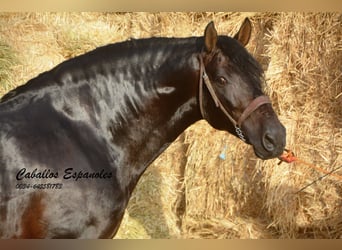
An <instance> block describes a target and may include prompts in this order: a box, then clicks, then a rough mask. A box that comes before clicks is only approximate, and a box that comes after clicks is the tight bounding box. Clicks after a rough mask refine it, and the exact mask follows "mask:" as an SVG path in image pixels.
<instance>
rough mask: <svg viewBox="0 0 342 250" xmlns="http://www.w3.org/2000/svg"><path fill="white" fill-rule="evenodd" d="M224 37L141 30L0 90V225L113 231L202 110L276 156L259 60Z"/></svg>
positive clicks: (20, 233) (29, 234) (244, 34)
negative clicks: (155, 164)
mask: <svg viewBox="0 0 342 250" xmlns="http://www.w3.org/2000/svg"><path fill="white" fill-rule="evenodd" d="M250 33H251V23H250V21H249V20H248V19H246V20H245V21H244V23H243V25H242V26H241V28H240V30H239V32H238V33H237V34H236V35H235V37H234V38H231V37H228V36H218V35H217V32H216V30H215V28H214V24H213V23H212V22H211V23H209V24H208V26H207V27H206V29H205V32H204V37H189V38H150V39H139V40H130V41H126V42H122V43H116V44H112V45H108V46H104V47H100V48H97V49H95V50H94V51H91V52H89V53H86V54H84V55H81V56H78V57H76V58H73V59H71V60H68V61H65V62H63V63H61V64H60V65H58V66H56V67H55V68H54V69H52V70H51V71H48V72H45V73H42V74H41V75H39V76H38V77H36V78H34V79H32V80H30V81H29V82H27V83H26V84H25V85H23V86H20V87H18V88H16V89H15V90H13V91H11V92H9V93H8V94H6V95H5V96H3V98H2V99H1V102H0V171H1V172H0V173H1V175H0V191H1V193H0V237H2V238H112V237H113V236H114V235H115V233H116V231H117V229H118V227H119V225H120V222H121V219H122V217H123V214H124V211H125V208H126V206H127V202H128V200H129V198H130V196H131V193H132V191H133V189H134V187H135V186H136V183H137V182H138V180H139V178H140V176H141V175H142V173H143V172H144V171H145V169H146V168H147V167H148V166H149V164H150V163H151V162H152V161H153V160H154V159H155V158H156V157H158V155H160V154H161V153H162V152H163V151H164V150H165V149H166V148H167V146H168V145H169V144H170V143H171V142H173V141H174V140H175V139H176V137H177V136H178V135H179V134H180V133H182V132H183V131H184V130H185V129H186V128H187V127H188V126H190V125H191V124H193V123H195V122H196V121H198V120H200V119H203V118H204V119H206V120H207V121H208V122H209V124H211V126H213V127H214V128H216V129H220V130H226V131H228V132H229V133H231V134H234V135H236V136H238V137H239V138H241V139H242V140H243V141H245V142H246V143H248V144H251V145H252V146H253V148H254V151H255V153H256V155H257V156H258V157H260V158H261V159H269V158H274V157H277V156H279V155H280V154H281V153H282V152H283V149H284V146H285V129H284V127H283V126H282V124H281V123H280V122H279V120H278V118H277V116H276V114H275V112H274V111H273V109H272V106H271V104H270V101H269V99H268V98H267V97H266V96H265V95H264V94H263V92H262V88H261V84H262V81H263V72H262V69H261V67H260V65H259V64H258V63H257V62H256V60H255V59H254V58H253V57H252V56H251V55H250V54H249V53H248V52H247V51H246V50H245V48H244V46H245V45H246V44H247V43H248V40H249V38H250Z"/></svg>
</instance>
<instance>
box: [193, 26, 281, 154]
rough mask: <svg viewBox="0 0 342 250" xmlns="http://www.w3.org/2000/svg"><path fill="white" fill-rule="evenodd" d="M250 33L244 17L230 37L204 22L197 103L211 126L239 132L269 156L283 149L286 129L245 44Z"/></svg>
mask: <svg viewBox="0 0 342 250" xmlns="http://www.w3.org/2000/svg"><path fill="white" fill-rule="evenodd" d="M250 34H251V23H250V21H249V20H248V19H246V20H245V21H244V23H243V25H242V26H241V28H240V30H239V32H238V33H237V34H236V35H235V36H234V38H231V37H227V36H217V32H216V30H215V27H214V24H213V22H211V23H209V24H208V25H207V27H206V29H205V32H204V49H203V51H202V53H201V55H200V58H199V60H200V64H201V65H200V67H201V70H200V71H201V74H202V76H203V77H202V76H201V77H200V90H199V91H200V94H199V102H200V109H201V113H202V116H203V117H204V118H205V119H206V120H207V121H208V122H209V123H210V124H211V125H212V126H213V127H214V128H217V129H220V130H226V131H229V132H230V133H232V134H234V135H236V136H238V137H240V138H241V139H242V140H244V141H246V142H247V143H249V144H252V145H253V147H254V152H255V154H256V155H257V156H258V157H260V158H262V159H269V158H274V157H277V156H279V155H280V154H281V153H282V152H283V150H284V147H285V137H286V132H285V128H284V126H283V125H282V124H281V123H280V121H279V120H278V117H277V115H276V114H275V112H274V110H273V108H272V106H271V103H270V101H269V99H268V97H266V96H265V95H264V93H263V91H262V87H261V84H262V82H263V71H262V69H261V66H260V65H259V63H258V62H257V61H256V60H255V59H254V58H253V57H252V56H251V55H250V54H249V53H248V52H247V50H246V49H245V48H244V46H245V45H246V44H247V43H248V41H249V38H250ZM203 82H204V84H205V85H204V84H203Z"/></svg>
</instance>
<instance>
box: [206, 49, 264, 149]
mask: <svg viewBox="0 0 342 250" xmlns="http://www.w3.org/2000/svg"><path fill="white" fill-rule="evenodd" d="M199 59H200V80H199V104H200V111H201V115H202V117H203V119H205V113H204V109H203V81H204V83H205V85H206V86H207V88H208V90H209V93H210V95H211V97H212V98H213V100H214V102H215V105H216V107H217V108H220V109H221V111H222V112H223V113H224V114H225V116H226V117H227V118H228V119H229V120H230V121H231V122H232V123H233V125H234V127H235V132H236V134H237V136H238V137H239V138H240V139H241V140H242V141H244V142H245V141H246V139H245V137H244V135H243V132H242V130H241V125H242V123H243V122H244V121H245V120H246V119H247V118H248V117H249V116H250V115H251V114H252V113H253V112H254V111H255V110H256V109H258V108H259V107H260V106H261V105H264V104H267V103H271V101H270V99H269V98H268V97H267V96H265V95H261V96H258V97H256V98H255V99H254V100H253V101H251V102H250V103H249V104H248V106H247V108H246V109H245V110H244V111H243V112H242V114H241V116H240V118H239V119H238V121H236V120H235V119H234V118H233V117H232V116H231V115H230V114H229V112H228V111H227V110H226V109H225V107H224V106H223V104H222V102H221V101H220V99H219V98H218V96H217V95H216V92H215V90H214V88H213V85H212V83H211V82H210V79H209V77H208V75H207V73H206V71H205V67H204V63H203V58H202V56H201V55H200V56H199Z"/></svg>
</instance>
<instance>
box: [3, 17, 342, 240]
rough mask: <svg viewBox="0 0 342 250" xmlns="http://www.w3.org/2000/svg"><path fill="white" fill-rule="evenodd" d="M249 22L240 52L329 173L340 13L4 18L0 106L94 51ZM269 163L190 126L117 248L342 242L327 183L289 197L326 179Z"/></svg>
mask: <svg viewBox="0 0 342 250" xmlns="http://www.w3.org/2000/svg"><path fill="white" fill-rule="evenodd" d="M247 16H248V17H250V18H251V20H252V22H253V26H254V29H253V37H252V40H251V42H250V44H249V45H248V50H249V51H251V52H252V53H253V55H254V56H255V57H256V58H257V59H258V60H259V61H260V62H261V64H262V66H263V68H264V70H265V78H266V84H265V86H264V87H265V90H266V92H267V93H268V94H269V95H270V97H271V99H272V101H273V104H274V108H275V110H276V112H277V113H278V114H279V118H280V120H281V121H282V122H283V124H284V125H285V126H286V129H287V144H288V147H289V148H290V149H292V150H293V151H294V152H295V153H296V154H297V156H299V157H300V158H301V159H303V160H305V161H307V162H310V163H313V164H316V165H317V166H320V167H322V168H324V169H326V170H328V171H329V170H332V169H334V168H337V167H339V166H341V165H342V156H341V155H342V109H341V107H342V105H341V104H342V76H341V68H342V67H341V61H342V54H341V50H342V44H341V40H342V39H341V38H342V30H341V21H342V18H341V14H340V13H314V14H312V13H20V14H16V13H14V14H10V13H6V14H0V34H1V37H0V44H1V46H3V44H6V50H7V51H13V53H14V55H13V53H12V55H13V56H15V58H17V62H16V63H14V61H13V57H12V56H9V55H10V54H7V53H4V52H5V50H2V52H3V53H0V60H2V61H3V60H4V59H5V60H7V62H6V64H5V66H3V65H4V64H0V70H3V69H5V70H6V73H5V74H6V78H2V79H4V80H1V83H0V95H1V94H4V93H5V92H7V91H8V90H9V88H11V87H14V85H20V84H23V83H25V82H26V81H27V80H29V79H30V78H32V77H34V76H36V75H37V74H39V73H41V72H42V71H45V70H49V69H50V68H51V67H53V66H54V65H56V64H57V63H59V62H61V61H63V60H65V59H67V58H70V57H73V56H75V55H78V54H82V53H84V52H86V51H89V50H91V49H93V48H95V47H97V46H101V45H104V44H107V43H112V42H117V41H122V40H126V39H129V38H141V37H150V36H167V37H186V36H200V35H202V34H203V29H204V27H205V26H206V24H207V23H208V22H209V21H211V20H214V22H215V25H216V28H217V30H218V32H219V33H220V34H228V35H233V34H234V33H235V32H236V31H237V30H238V28H239V26H240V24H241V22H242V21H243V19H244V18H245V17H247ZM2 48H3V47H2ZM18 62H19V63H18ZM2 72H3V71H0V76H1V77H2V76H3V73H2ZM220 156H221V157H220ZM277 162H278V161H277V160H269V161H262V160H259V159H257V158H256V157H255V156H254V153H253V150H252V149H251V147H250V146H247V145H245V144H243V143H242V142H241V141H239V140H238V139H236V138H234V137H233V136H231V135H228V134H227V133H224V132H220V131H215V130H214V129H212V128H211V127H210V126H209V125H208V124H207V123H206V122H204V121H201V122H198V123H197V124H195V125H193V126H191V127H190V128H189V129H187V130H186V131H185V133H183V134H182V135H181V136H180V137H179V138H178V139H177V140H176V141H175V142H174V143H173V144H172V145H171V146H170V148H168V149H167V150H166V152H165V153H163V154H162V155H161V156H160V157H159V158H158V159H157V160H156V161H155V162H154V163H153V164H152V165H151V166H150V167H149V169H148V170H147V171H146V173H145V174H144V176H143V177H142V179H141V180H140V182H139V184H138V186H137V189H136V190H135V192H134V194H133V196H132V199H131V201H130V203H129V206H128V208H127V213H126V215H125V218H124V220H123V223H122V227H121V229H120V231H119V233H118V235H117V238H340V237H342V233H341V232H342V216H341V215H342V214H341V213H342V201H341V198H342V184H341V182H340V181H339V180H337V179H334V178H333V177H326V178H324V179H322V180H320V181H318V182H316V183H314V184H313V185H311V186H309V187H308V188H306V189H304V190H303V191H301V192H299V193H297V191H298V190H300V189H301V188H302V187H304V186H306V185H307V184H309V183H311V182H312V181H313V180H315V179H317V178H319V177H320V175H322V174H320V173H318V172H316V171H315V170H313V169H311V168H309V167H307V166H304V165H301V164H300V163H294V164H291V165H287V164H285V163H283V164H281V165H279V166H278V165H277ZM337 173H338V174H340V175H341V174H342V171H341V170H338V171H337Z"/></svg>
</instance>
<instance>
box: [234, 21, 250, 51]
mask: <svg viewBox="0 0 342 250" xmlns="http://www.w3.org/2000/svg"><path fill="white" fill-rule="evenodd" d="M251 33H252V24H251V21H250V20H249V19H248V18H246V19H245V21H243V24H242V25H241V27H240V30H239V31H238V33H236V34H235V36H234V38H235V39H236V40H238V41H239V42H240V43H241V44H242V45H243V46H246V45H247V43H248V42H249V39H250V38H251Z"/></svg>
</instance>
